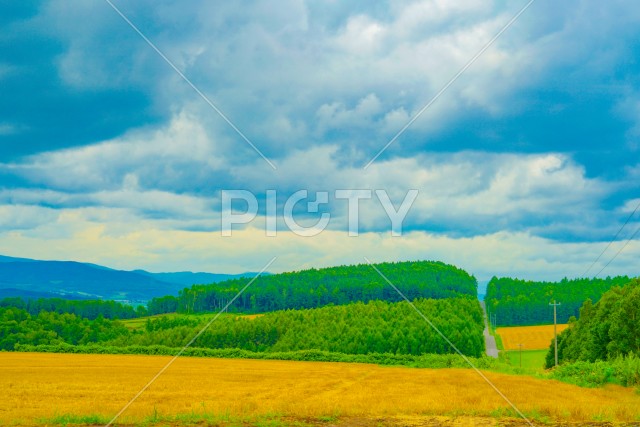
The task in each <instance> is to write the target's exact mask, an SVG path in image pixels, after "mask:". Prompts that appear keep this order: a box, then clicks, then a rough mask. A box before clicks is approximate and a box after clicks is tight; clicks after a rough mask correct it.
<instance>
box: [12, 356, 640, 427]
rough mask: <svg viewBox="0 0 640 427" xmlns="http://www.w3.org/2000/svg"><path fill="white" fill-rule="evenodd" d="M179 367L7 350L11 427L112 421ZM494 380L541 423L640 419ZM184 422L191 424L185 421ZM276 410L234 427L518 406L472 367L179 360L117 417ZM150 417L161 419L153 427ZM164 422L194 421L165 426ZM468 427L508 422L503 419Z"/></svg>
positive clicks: (565, 391) (630, 396)
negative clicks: (275, 420) (274, 419)
mask: <svg viewBox="0 0 640 427" xmlns="http://www.w3.org/2000/svg"><path fill="white" fill-rule="evenodd" d="M169 360H170V357H164V356H122V355H85V354H42V353H7V352H0V388H1V389H2V390H3V395H2V399H1V400H0V402H1V403H0V425H16V426H17V425H21V426H22V425H26V426H28V425H52V424H57V425H74V424H76V425H77V424H83V425H87V424H89V425H98V424H102V425H104V424H105V423H106V421H108V420H109V419H110V417H112V416H113V415H114V414H115V413H117V412H118V411H119V410H120V409H121V408H122V407H123V406H124V405H125V404H126V403H127V402H128V401H129V400H130V399H131V397H132V396H133V395H135V393H136V392H138V391H139V390H140V389H141V387H142V386H143V385H144V384H146V383H147V382H148V381H149V378H151V377H153V375H155V374H156V373H157V372H158V371H159V370H160V369H161V368H162V367H163V366H164V365H165V364H166V363H167V362H168V361H169ZM484 374H485V375H486V376H487V378H488V379H489V380H490V381H491V382H492V383H494V384H496V385H497V386H498V387H499V388H500V390H501V392H503V393H504V394H505V395H506V396H508V397H509V399H510V400H511V401H512V402H513V403H514V404H515V405H517V407H518V408H519V409H520V410H521V411H522V412H524V413H525V414H531V416H533V417H534V418H538V419H550V420H557V421H561V422H578V423H580V425H592V424H590V422H591V421H593V420H606V421H627V422H631V421H635V420H638V419H640V418H639V417H640V394H638V393H636V392H635V391H634V390H633V389H632V388H623V387H620V386H614V385H609V386H607V387H605V388H596V389H589V388H579V387H577V386H574V385H570V384H565V383H560V382H557V381H553V380H543V379H538V378H533V377H528V376H517V375H506V374H500V373H495V372H484ZM181 414H182V416H183V418H175V417H177V416H179V415H181ZM269 414H278V416H280V417H285V418H289V419H292V420H293V421H295V422H291V423H287V424H268V423H250V424H244V423H240V424H233V425H243V426H248V425H264V426H267V425H279V426H282V425H298V426H300V425H303V424H300V423H299V422H297V421H300V420H337V421H338V422H337V423H336V424H338V425H340V424H341V422H340V420H341V419H348V418H349V417H356V418H357V417H364V418H366V419H367V420H380V419H386V418H387V417H402V416H409V417H416V423H413V424H407V423H403V424H401V425H405V426H406V425H416V426H417V425H441V424H428V423H426V420H428V419H432V418H433V417H435V416H441V415H451V414H456V417H459V416H462V415H464V414H467V415H474V416H480V417H497V418H501V417H503V416H505V415H509V414H510V412H509V406H508V404H507V403H506V402H505V401H504V400H503V399H502V398H501V397H500V396H499V395H498V394H497V393H495V391H494V390H493V389H492V388H491V387H490V386H489V385H488V384H487V383H486V382H485V381H484V380H483V379H482V378H480V376H479V375H478V374H477V373H476V372H474V371H473V370H471V369H415V368H400V367H381V366H377V365H368V364H353V363H327V362H291V361H276V360H238V359H236V360H234V359H204V358H203V359H201V358H180V359H177V360H176V362H175V363H174V364H173V365H172V366H171V367H170V368H169V369H168V370H167V371H166V372H164V374H163V375H161V376H160V377H159V378H158V380H157V381H156V382H155V383H154V384H153V385H152V386H151V387H150V388H149V389H148V390H147V391H146V392H145V393H144V394H142V395H141V397H140V398H139V399H138V400H137V401H136V402H135V403H133V405H131V406H130V407H129V409H128V410H127V411H126V412H125V413H123V415H122V418H120V419H119V420H118V421H119V425H148V426H151V425H171V426H174V427H177V426H179V425H187V424H188V425H206V424H203V423H201V422H197V419H198V418H200V419H210V420H212V422H211V424H210V425H224V426H228V425H232V424H229V423H219V422H214V421H215V419H216V417H218V418H219V417H225V418H227V419H233V418H234V417H265V416H268V415H269ZM150 417H151V418H152V419H155V420H156V421H155V422H151V423H146V424H144V423H143V422H144V420H149V419H150ZM162 417H165V418H167V417H174V419H177V420H180V419H184V420H186V421H185V422H184V423H183V422H182V421H171V422H166V423H164V422H158V420H160V421H161V419H162ZM184 417H186V418H184ZM52 420H53V421H52ZM331 422H332V423H333V421H331ZM141 423H143V424H141ZM314 424H315V423H314ZM323 425H329V424H326V423H324V424H323ZM346 425H351V426H354V425H358V426H362V425H388V424H385V423H384V422H382V423H380V422H379V421H376V422H375V423H373V424H372V423H367V424H363V423H360V422H358V423H352V424H349V423H347V424H346ZM442 425H454V424H442ZM455 425H462V424H459V423H456V424H455ZM464 425H483V426H484V425H486V426H489V425H497V424H496V423H495V418H494V421H491V420H489V421H487V422H486V423H482V424H475V423H474V424H464ZM500 425H505V424H502V422H501V423H500ZM508 425H510V426H511V425H515V424H511V423H509V424H508ZM517 425H524V423H522V422H519V423H517ZM536 425H539V424H538V423H536ZM564 425H566V424H564ZM575 425H578V424H575Z"/></svg>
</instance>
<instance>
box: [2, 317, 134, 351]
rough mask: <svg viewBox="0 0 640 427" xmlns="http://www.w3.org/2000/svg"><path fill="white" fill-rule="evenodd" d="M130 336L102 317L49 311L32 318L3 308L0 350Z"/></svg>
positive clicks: (120, 324) (99, 340)
mask: <svg viewBox="0 0 640 427" xmlns="http://www.w3.org/2000/svg"><path fill="white" fill-rule="evenodd" d="M128 333H129V331H128V330H127V328H125V327H124V326H123V325H122V323H121V322H117V321H115V322H114V321H111V320H107V319H104V318H102V317H98V318H97V319H94V320H89V319H84V318H82V317H78V316H76V315H75V314H69V313H64V314H59V313H52V312H47V311H41V312H39V313H38V314H37V315H31V314H29V313H28V312H27V311H26V310H24V309H20V308H14V307H1V308H0V350H13V349H14V347H15V345H16V344H32V345H53V344H65V343H66V344H73V345H78V344H89V343H100V342H105V341H109V340H113V339H115V338H116V337H118V336H120V335H127V334H128Z"/></svg>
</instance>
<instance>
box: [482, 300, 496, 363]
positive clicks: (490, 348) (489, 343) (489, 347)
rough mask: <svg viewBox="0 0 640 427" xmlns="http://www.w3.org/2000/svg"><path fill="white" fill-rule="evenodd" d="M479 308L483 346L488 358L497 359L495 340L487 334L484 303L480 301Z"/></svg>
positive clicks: (487, 323)
mask: <svg viewBox="0 0 640 427" xmlns="http://www.w3.org/2000/svg"><path fill="white" fill-rule="evenodd" d="M480 307H482V313H483V315H484V332H483V334H484V345H485V349H486V352H487V356H489V357H495V358H497V357H498V345H497V344H496V338H495V337H494V336H493V335H491V334H490V333H489V321H488V320H487V308H486V307H485V304H484V301H480Z"/></svg>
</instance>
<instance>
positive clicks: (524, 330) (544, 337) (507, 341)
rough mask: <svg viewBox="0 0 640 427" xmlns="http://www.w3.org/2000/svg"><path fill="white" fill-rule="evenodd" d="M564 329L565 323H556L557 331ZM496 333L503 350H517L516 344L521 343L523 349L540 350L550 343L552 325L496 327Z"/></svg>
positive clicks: (546, 347) (547, 346)
mask: <svg viewBox="0 0 640 427" xmlns="http://www.w3.org/2000/svg"><path fill="white" fill-rule="evenodd" d="M565 329H567V325H566V324H560V325H558V333H560V332H562V331H564V330H565ZM496 333H497V334H498V335H500V338H501V339H502V345H503V346H504V349H505V350H518V349H519V347H518V344H523V347H522V349H523V350H542V349H548V348H549V344H551V340H552V339H553V325H541V326H513V327H508V328H497V329H496Z"/></svg>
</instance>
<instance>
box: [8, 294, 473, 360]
mask: <svg viewBox="0 0 640 427" xmlns="http://www.w3.org/2000/svg"><path fill="white" fill-rule="evenodd" d="M414 304H415V305H416V307H418V308H419V309H420V310H421V311H422V312H423V313H424V314H425V315H426V316H427V317H428V318H429V319H430V320H431V321H432V322H433V324H434V325H435V326H436V327H438V328H439V329H440V331H441V332H442V333H443V334H444V335H445V336H446V337H448V338H449V339H450V340H451V341H452V342H453V343H454V344H455V345H456V347H458V349H459V350H460V351H461V352H462V353H464V354H466V355H469V356H474V357H479V356H481V355H482V353H483V351H484V340H483V336H482V330H483V323H482V311H481V309H480V306H479V303H478V301H477V300H476V299H473V298H469V297H461V298H455V299H440V300H433V299H422V298H421V299H417V300H415V301H414ZM209 319H210V317H207V316H177V317H172V318H169V317H160V318H157V319H148V320H147V323H146V325H145V327H144V328H141V329H140V330H129V329H127V328H126V327H125V326H124V325H123V323H122V322H120V321H110V320H107V319H103V318H102V317H99V318H97V319H95V320H88V319H83V318H80V317H78V316H76V315H74V314H58V313H49V312H44V311H43V312H40V313H39V314H38V315H37V316H32V315H31V314H29V313H28V312H27V311H26V310H23V309H18V308H0V348H1V349H4V350H12V349H13V348H14V347H15V346H16V344H19V345H55V344H73V345H78V344H80V345H84V344H90V343H97V344H100V345H101V346H104V348H110V347H126V346H154V345H159V346H166V347H173V348H176V347H181V346H183V345H185V344H186V343H187V342H188V341H189V340H190V339H191V337H193V336H195V335H196V333H197V332H198V331H199V330H200V329H201V328H202V327H203V326H204V325H205V324H206V322H207V321H208V320H209ZM192 347H194V348H207V349H240V350H247V351H251V352H267V353H270V352H274V353H275V352H290V351H300V350H318V351H325V352H331V353H343V354H370V353H390V354H406V355H421V354H427V353H430V354H447V353H452V352H453V350H452V348H451V346H450V345H449V344H448V343H447V342H446V341H445V340H444V339H442V338H441V337H440V336H439V335H438V334H437V333H436V332H435V331H434V330H433V329H432V328H431V327H430V326H429V325H428V324H427V323H426V322H425V321H424V319H422V318H421V317H420V316H419V315H418V314H417V313H416V311H415V310H414V309H413V308H412V307H411V306H410V305H409V304H408V303H406V302H399V303H390V302H385V301H369V302H367V303H363V302H357V303H351V304H347V305H342V306H326V307H322V308H317V309H304V310H283V311H276V312H272V313H267V314H264V315H262V316H259V317H255V318H254V317H247V316H237V315H233V314H226V315H223V316H221V317H220V318H219V319H217V320H216V322H215V324H214V325H212V327H210V328H209V329H208V330H207V331H206V332H204V333H203V334H202V335H201V336H200V337H199V338H198V339H197V340H196V341H195V342H194V343H193V345H192Z"/></svg>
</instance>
